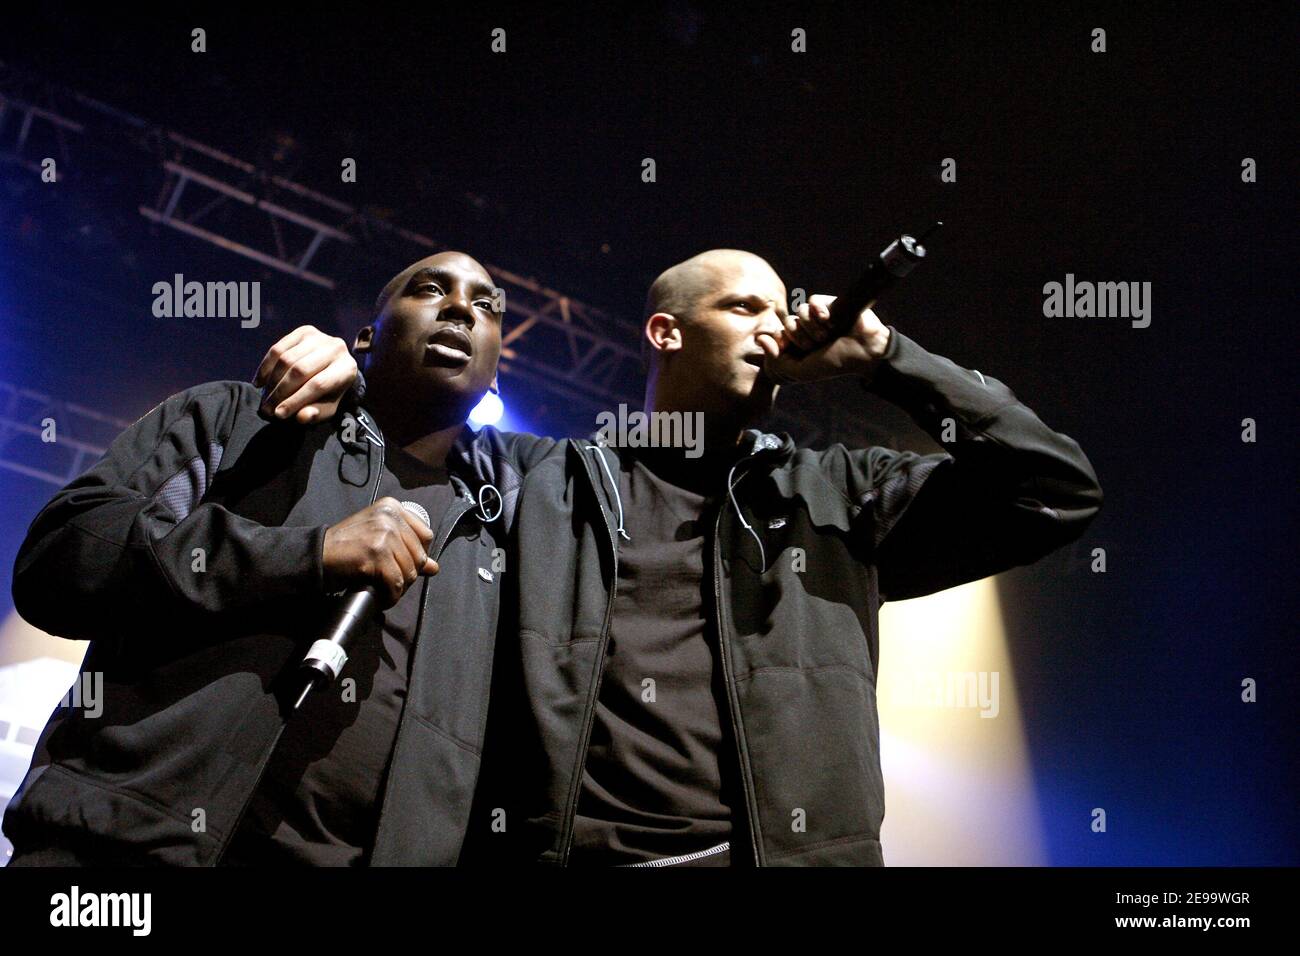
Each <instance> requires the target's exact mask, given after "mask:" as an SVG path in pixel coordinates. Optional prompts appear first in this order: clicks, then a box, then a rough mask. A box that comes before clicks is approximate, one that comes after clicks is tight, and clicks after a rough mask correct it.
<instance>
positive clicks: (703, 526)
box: [569, 449, 744, 866]
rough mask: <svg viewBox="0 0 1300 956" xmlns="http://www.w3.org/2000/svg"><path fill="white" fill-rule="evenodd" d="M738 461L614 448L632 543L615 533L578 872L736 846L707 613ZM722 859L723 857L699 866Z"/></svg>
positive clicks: (729, 742) (722, 697) (718, 675)
mask: <svg viewBox="0 0 1300 956" xmlns="http://www.w3.org/2000/svg"><path fill="white" fill-rule="evenodd" d="M732 460H734V456H732V457H729V458H727V459H726V460H706V459H687V458H685V457H684V454H683V450H682V449H636V450H635V452H633V451H632V450H630V449H620V450H619V466H620V467H619V471H618V472H617V473H616V474H617V477H618V479H619V494H620V496H621V498H622V504H623V523H624V528H625V530H626V531H627V534H628V537H629V538H630V540H624V539H623V538H621V537H620V538H619V539H618V544H619V565H618V589H617V592H616V594H615V600H614V613H613V618H612V620H611V622H610V640H609V649H608V654H607V657H606V660H605V669H604V676H603V678H602V680H601V685H600V691H599V695H598V697H597V704H596V716H595V723H594V725H593V728H592V735H591V746H590V748H589V750H588V752H587V759H586V765H585V768H584V771H583V776H582V791H581V795H580V797H579V801H578V815H577V819H576V821H575V824H574V826H575V831H574V840H573V847H572V850H571V852H570V856H569V862H570V865H572V866H608V865H626V864H631V863H637V862H643V861H648V860H653V859H661V858H664V857H673V856H678V855H683V854H690V853H696V852H699V851H702V850H707V849H710V848H712V847H715V846H717V845H719V844H721V843H723V842H726V841H728V840H731V839H732V837H733V832H732V830H733V815H738V816H743V813H744V805H743V800H742V798H741V797H740V795H739V792H738V790H739V788H738V773H737V771H736V748H735V743H734V737H733V735H732V732H731V727H730V716H729V712H728V710H727V699H726V690H725V687H724V684H723V679H722V671H721V664H720V661H719V658H718V648H717V637H716V628H715V626H714V616H713V572H712V568H713V562H712V548H713V533H714V520H715V518H716V515H717V510H716V509H717V507H718V506H719V504H720V503H723V502H725V501H726V500H727V499H726V494H725V488H726V474H727V467H728V466H729V464H730V463H731V461H732ZM611 463H612V459H611ZM649 682H653V683H649ZM728 863H729V861H728V859H727V856H726V853H725V851H724V853H723V854H715V855H712V856H710V857H708V858H707V863H706V862H704V861H701V862H700V863H698V864H695V865H714V866H716V865H728Z"/></svg>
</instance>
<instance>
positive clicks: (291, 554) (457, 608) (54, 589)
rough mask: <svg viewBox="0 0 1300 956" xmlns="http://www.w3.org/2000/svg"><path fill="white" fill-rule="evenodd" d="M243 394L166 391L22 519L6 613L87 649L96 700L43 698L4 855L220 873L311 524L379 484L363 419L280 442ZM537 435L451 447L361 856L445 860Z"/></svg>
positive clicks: (315, 573) (257, 748) (296, 647)
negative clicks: (414, 630) (60, 853)
mask: <svg viewBox="0 0 1300 956" xmlns="http://www.w3.org/2000/svg"><path fill="white" fill-rule="evenodd" d="M260 401H261V396H260V393H259V391H258V390H257V389H255V388H253V387H252V386H251V385H249V384H247V383H241V382H213V383H209V384H206V385H200V386H197V387H195V388H191V389H187V390H186V391H184V392H181V393H179V394H177V395H174V396H172V397H171V398H169V399H167V400H166V401H164V402H162V403H161V404H160V405H158V407H156V408H155V409H153V411H151V412H150V413H149V414H147V415H145V416H144V417H143V418H141V419H140V420H139V421H138V422H136V423H135V424H134V425H132V426H131V427H130V428H128V429H127V430H126V431H125V432H123V433H122V434H121V435H120V436H119V437H118V438H117V439H116V440H115V441H114V442H113V444H112V446H111V448H110V449H109V450H108V452H107V454H106V455H105V456H104V458H103V459H102V460H101V461H99V462H98V463H97V464H96V465H95V466H94V467H93V468H91V469H90V470H89V471H88V472H86V473H85V474H84V475H82V476H81V477H79V478H77V479H76V480H75V481H73V482H72V483H71V484H69V485H68V486H67V487H66V488H64V489H63V490H62V491H60V492H59V493H58V494H57V495H55V497H54V499H53V500H52V501H51V502H50V503H49V504H48V505H47V506H46V507H45V508H44V509H43V510H42V511H41V512H40V514H39V515H37V517H36V519H35V521H34V522H33V523H32V526H31V528H30V530H29V532H28V535H27V538H26V540H25V541H24V543H23V545H22V547H21V549H20V550H19V553H18V558H17V561H16V564H15V569H14V584H13V594H14V604H15V606H16V608H17V610H18V612H19V613H20V614H21V615H22V616H23V617H24V618H25V619H26V620H27V621H29V622H30V623H32V624H34V625H35V626H37V627H39V628H41V629H43V630H45V631H47V632H49V633H51V634H55V635H58V636H61V637H66V638H70V639H80V640H90V642H91V644H90V648H89V650H88V652H87V655H86V658H85V661H84V663H83V665H82V671H83V672H97V673H99V674H102V675H103V678H102V679H103V688H104V690H103V694H102V696H103V710H102V713H100V714H98V715H97V716H91V714H90V712H88V711H85V710H83V709H77V708H72V707H60V708H58V709H57V710H56V711H55V713H54V715H53V716H52V717H51V719H50V722H49V724H48V725H47V726H46V728H45V730H44V732H43V733H42V735H41V738H40V740H39V742H38V743H37V747H36V756H35V758H34V760H33V763H32V767H31V769H30V770H29V771H28V773H27V776H26V778H25V779H24V780H23V782H22V784H21V786H20V787H19V790H18V792H17V793H16V794H15V795H14V798H13V799H12V801H11V802H10V804H9V806H8V809H7V811H6V813H5V818H4V824H5V832H6V834H7V835H8V836H9V838H10V839H11V841H12V842H13V844H14V847H15V853H16V854H21V853H22V852H23V851H24V850H26V849H29V848H35V847H49V846H54V847H58V846H62V845H63V844H64V843H65V842H66V843H69V844H72V845H75V846H79V847H98V848H101V849H102V850H103V853H104V856H106V857H109V858H112V859H120V860H127V861H131V862H142V863H150V862H152V863H163V864H179V865H212V864H215V863H216V862H218V860H219V859H220V856H221V854H222V853H223V851H224V848H225V846H226V845H227V843H228V841H229V839H230V837H231V835H232V832H233V831H234V829H235V827H236V825H237V823H238V820H239V815H240V813H241V812H242V810H243V807H244V805H245V803H246V801H247V800H248V798H249V796H250V794H251V793H252V792H253V789H254V787H255V786H256V784H257V780H258V776H259V774H260V772H261V770H262V768H263V766H264V765H265V764H266V762H267V760H268V759H269V757H270V754H271V752H272V748H273V746H274V744H275V742H276V740H277V739H278V738H279V734H280V731H281V729H282V728H283V726H284V722H285V719H286V717H285V715H286V713H287V712H288V710H287V707H288V704H289V701H290V700H291V699H292V696H293V689H294V687H296V686H298V685H297V684H296V683H294V681H293V680H291V678H292V677H293V676H294V674H295V670H296V664H297V662H298V661H300V660H301V658H302V655H303V653H304V651H305V650H306V648H307V646H308V645H310V643H311V641H312V640H314V639H315V637H317V636H318V633H319V629H320V627H321V625H322V624H323V623H324V613H325V611H326V609H327V608H328V606H329V601H328V595H327V593H326V588H325V584H324V577H323V565H322V548H323V542H324V534H325V528H326V526H327V525H331V524H334V523H337V522H338V521H340V520H341V519H343V518H345V517H347V516H348V515H351V514H354V513H356V512H357V511H360V510H362V509H363V508H365V507H366V506H367V505H369V504H371V503H373V501H374V499H375V496H376V493H377V490H378V486H379V479H380V475H381V473H382V471H383V466H382V462H383V458H382V456H383V453H384V449H383V436H382V433H381V432H380V430H379V427H378V425H377V424H376V423H375V421H374V420H373V418H372V417H371V416H370V415H368V414H367V413H366V412H365V411H364V410H363V409H360V408H357V409H355V410H354V411H350V412H347V413H346V414H344V415H342V416H341V417H340V418H338V419H337V420H335V421H334V422H331V423H322V424H320V425H316V426H312V427H308V428H301V427H298V426H296V425H293V424H286V423H283V422H274V423H268V422H266V421H264V420H263V419H262V418H260V417H259V416H258V414H257V410H258V405H259V402H260ZM553 444H554V442H552V441H551V440H550V439H535V438H532V437H531V436H515V435H510V436H503V435H501V434H500V433H498V432H496V431H495V430H494V429H492V428H484V429H483V430H482V431H480V432H479V433H478V434H477V435H476V434H475V433H474V432H473V431H471V430H470V429H469V428H465V429H464V431H463V432H462V434H461V436H460V439H459V441H458V444H457V445H456V447H455V449H454V450H453V452H452V454H451V455H450V456H449V459H448V470H449V473H450V478H451V482H452V485H453V488H454V490H455V492H456V498H455V499H453V503H452V505H451V507H450V508H449V509H448V511H447V514H446V516H445V517H444V519H443V521H442V523H441V527H440V528H437V529H435V531H436V534H435V539H434V544H433V546H432V547H431V553H432V554H433V555H434V556H435V557H437V558H439V563H440V565H441V570H440V572H439V574H438V576H437V577H436V578H435V579H434V580H435V581H436V582H437V584H438V587H437V589H436V590H437V593H438V594H439V595H440V599H441V601H442V602H443V606H442V607H440V608H439V610H438V613H436V614H428V615H423V616H422V619H423V620H424V621H425V625H424V626H423V627H422V630H421V633H420V634H419V635H418V639H417V640H416V642H415V653H414V658H413V660H412V663H411V675H410V683H409V686H408V689H407V700H406V705H405V706H404V708H403V711H402V716H401V720H400V724H399V728H398V733H397V739H396V743H395V749H394V756H393V759H392V763H391V767H390V770H389V773H388V778H387V782H386V785H385V788H384V792H383V795H382V798H381V799H382V804H381V815H380V822H379V827H378V832H377V835H376V838H375V844H374V847H373V850H372V853H371V858H370V862H371V863H372V864H375V865H381V864H452V863H455V862H456V860H457V858H458V856H459V853H460V844H461V839H462V836H463V834H464V832H465V826H466V817H467V814H468V808H469V804H470V800H471V797H472V794H473V792H474V788H475V785H476V781H477V776H478V769H479V760H480V754H481V749H482V738H483V731H484V726H485V722H486V718H487V700H488V687H489V683H490V678H491V666H492V657H493V639H494V636H495V634H496V626H497V615H498V599H499V589H500V586H501V578H500V576H499V575H496V574H493V573H492V572H491V569H492V568H493V566H494V561H496V560H497V559H498V558H499V557H500V554H501V552H500V550H499V548H500V545H499V543H498V541H499V539H501V538H503V537H504V533H503V531H504V529H505V528H506V527H507V526H508V523H509V522H510V521H511V520H512V519H513V516H514V510H515V497H516V494H517V490H518V484H519V475H520V473H521V470H522V469H523V468H524V467H526V462H523V461H521V460H519V459H517V458H516V457H515V456H516V455H517V454H525V453H526V452H527V451H528V450H529V449H533V450H537V451H539V452H544V451H545V450H547V449H549V448H550V447H551V446H552V445H553ZM489 486H490V487H489ZM481 492H482V493H481ZM485 517H487V518H491V519H492V520H490V521H485V520H484V518H485ZM431 584H432V582H431ZM427 600H428V592H426V601H427ZM375 626H376V627H377V626H378V625H375ZM370 637H371V639H378V638H377V635H370Z"/></svg>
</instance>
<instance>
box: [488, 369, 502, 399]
mask: <svg viewBox="0 0 1300 956" xmlns="http://www.w3.org/2000/svg"><path fill="white" fill-rule="evenodd" d="M488 391H489V392H491V393H492V394H493V395H496V396H498V397H499V396H500V395H501V386H499V385H497V373H496V372H493V373H492V384H491V385H489V386H488Z"/></svg>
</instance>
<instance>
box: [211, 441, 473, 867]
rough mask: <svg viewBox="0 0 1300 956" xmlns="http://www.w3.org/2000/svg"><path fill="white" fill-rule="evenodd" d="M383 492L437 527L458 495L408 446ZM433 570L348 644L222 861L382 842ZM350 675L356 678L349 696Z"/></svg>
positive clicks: (362, 848) (292, 859)
mask: <svg viewBox="0 0 1300 956" xmlns="http://www.w3.org/2000/svg"><path fill="white" fill-rule="evenodd" d="M384 458H385V461H384V473H383V475H382V476H381V478H380V483H379V494H378V497H380V498H382V497H384V496H386V495H387V496H391V497H393V498H396V499H397V500H398V501H414V502H416V503H417V504H420V505H422V506H423V507H424V509H425V510H426V511H427V512H428V513H429V521H430V524H431V526H432V527H433V528H434V529H435V530H436V529H437V528H438V526H439V524H440V522H441V520H442V518H443V516H444V515H445V514H446V511H447V508H448V506H449V505H450V504H451V501H452V497H453V494H454V492H453V490H452V487H451V485H450V484H449V483H448V479H447V470H446V468H433V467H430V466H429V465H426V464H425V463H424V462H422V461H420V460H419V459H417V458H415V457H413V456H411V455H409V454H407V453H406V452H404V451H402V450H401V449H400V448H395V447H392V446H389V447H388V448H386V449H385V450H384ZM428 581H429V579H428V578H425V577H422V578H421V579H420V580H419V581H417V582H416V583H415V584H413V585H412V586H411V587H409V588H408V589H407V590H406V593H405V594H403V595H402V598H401V600H400V601H398V602H397V604H395V605H394V606H393V607H391V608H389V609H388V610H387V611H386V612H384V615H383V622H382V625H381V627H380V628H379V629H378V633H377V634H376V633H375V632H374V631H372V632H371V633H370V634H369V635H368V637H369V638H370V639H368V640H362V641H358V642H357V645H358V646H355V647H353V648H351V650H350V651H349V654H348V663H347V666H346V668H345V669H344V670H343V673H342V674H341V675H340V677H339V680H338V681H336V682H335V684H334V685H333V686H331V687H330V688H328V689H327V690H323V691H322V690H318V691H315V692H313V693H312V695H311V696H310V697H308V699H307V702H306V703H305V704H304V705H303V707H302V709H301V710H300V711H298V712H297V713H296V714H294V716H293V718H292V719H291V720H290V721H289V724H288V726H287V727H286V728H285V732H284V735H283V736H282V737H281V738H280V743H279V744H278V746H277V747H276V749H275V753H274V755H273V756H272V758H271V761H270V763H269V764H268V765H267V769H266V773H265V774H264V775H263V777H262V780H261V783H260V784H259V786H258V788H257V791H256V792H255V794H254V795H253V799H252V802H251V803H250V805H249V808H248V812H247V813H246V815H245V816H244V819H243V821H242V822H241V824H240V826H239V829H238V830H237V831H236V833H235V836H234V838H233V839H232V841H231V845H230V849H229V850H228V851H227V853H226V855H225V857H224V858H223V862H224V863H226V864H229V865H256V866H274V865H286V864H287V865H292V864H306V865H310V866H361V865H364V863H365V858H366V855H367V854H368V852H369V849H370V847H371V845H372V844H373V842H374V837H375V828H376V826H377V824H378V821H379V810H380V806H379V802H380V797H381V796H382V794H383V785H384V781H385V778H386V775H387V769H388V763H389V759H390V758H391V756H392V753H393V745H394V743H395V742H396V737H397V725H398V721H399V720H400V719H401V714H402V706H403V704H404V703H405V701H406V688H407V680H408V676H409V673H410V659H411V656H412V652H413V651H414V643H415V637H416V635H417V634H418V633H419V628H420V613H421V609H422V607H423V605H424V592H425V588H426V587H427V586H428ZM347 678H352V679H353V680H354V681H355V689H354V692H353V693H352V694H350V695H349V696H348V699H345V698H344V694H345V693H346V692H347V689H348V686H347Z"/></svg>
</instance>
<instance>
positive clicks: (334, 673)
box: [293, 501, 432, 710]
mask: <svg viewBox="0 0 1300 956" xmlns="http://www.w3.org/2000/svg"><path fill="white" fill-rule="evenodd" d="M402 507H403V508H404V509H405V510H406V511H408V512H409V513H410V514H413V515H415V516H416V517H417V518H419V519H420V520H421V521H423V522H424V523H425V525H426V526H428V527H432V525H431V524H430V522H429V512H427V511H425V510H424V507H423V506H422V505H420V504H417V503H416V502H414V501H403V502H402ZM378 613H379V593H378V591H376V590H375V587H374V585H371V584H367V585H365V586H364V587H361V588H358V589H356V590H352V591H348V592H347V593H345V594H344V595H343V597H342V598H341V599H340V601H339V606H338V607H337V608H336V609H335V612H334V615H333V616H332V617H331V618H330V622H329V625H328V626H327V627H326V628H325V630H324V631H322V632H321V636H320V637H318V638H317V639H316V640H315V642H314V643H313V644H312V646H311V647H310V648H308V649H307V654H306V656H305V657H304V658H303V659H302V663H301V664H299V665H298V672H299V674H301V675H302V676H303V677H304V678H305V679H306V686H304V687H303V689H302V693H301V694H299V695H298V702H297V703H295V704H294V705H293V709H294V710H298V709H299V708H300V707H302V704H303V701H305V700H306V699H307V695H308V694H310V693H311V692H312V691H313V690H314V689H315V688H317V687H325V686H327V685H329V684H332V683H334V681H336V680H338V676H339V672H340V671H342V670H343V665H344V664H346V663H347V662H348V647H349V646H350V645H351V644H352V642H353V641H354V640H355V639H356V638H357V637H358V636H359V635H360V634H362V633H363V632H364V631H365V630H366V628H368V627H369V626H370V624H371V622H372V621H373V620H374V619H375V616H376V615H377V614H378Z"/></svg>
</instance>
